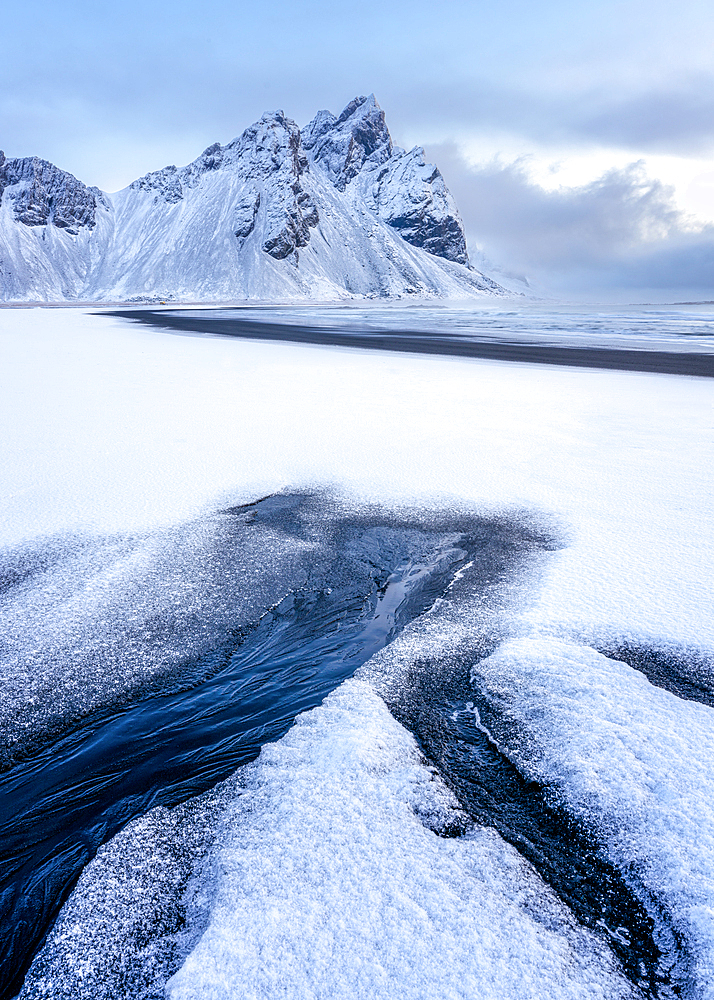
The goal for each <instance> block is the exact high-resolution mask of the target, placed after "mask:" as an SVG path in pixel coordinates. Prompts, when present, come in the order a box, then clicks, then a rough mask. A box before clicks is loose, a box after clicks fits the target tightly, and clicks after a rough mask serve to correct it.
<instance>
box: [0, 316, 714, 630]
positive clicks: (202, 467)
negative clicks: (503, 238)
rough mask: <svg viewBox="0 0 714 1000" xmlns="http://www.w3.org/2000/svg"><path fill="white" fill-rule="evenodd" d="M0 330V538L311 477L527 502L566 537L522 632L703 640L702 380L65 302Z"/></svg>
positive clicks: (136, 517) (151, 520)
mask: <svg viewBox="0 0 714 1000" xmlns="http://www.w3.org/2000/svg"><path fill="white" fill-rule="evenodd" d="M0 331H1V333H0V349H1V350H2V380H3V384H2V393H0V420H1V422H2V426H3V428H4V433H3V446H2V447H3V471H4V477H5V481H6V483H7V489H6V492H5V494H4V496H3V499H2V506H1V507H0V540H1V541H2V542H3V543H4V544H12V543H16V542H18V541H20V540H22V539H23V538H28V537H33V536H36V535H39V534H44V533H55V532H63V531H68V530H79V531H87V530H90V531H92V530H94V531H99V532H113V531H135V530H142V529H145V528H152V527H156V526H160V525H162V524H163V525H166V524H171V523H176V522H178V521H182V520H187V519H189V518H191V517H193V516H196V515H198V514H200V513H202V512H203V511H205V510H206V509H213V510H215V509H216V508H217V507H218V506H222V505H224V504H225V502H226V501H230V502H233V503H235V502H238V501H239V500H241V499H242V500H252V499H255V498H256V497H260V496H265V495H266V494H268V493H271V492H275V491H276V490H279V489H282V488H283V487H290V488H292V487H301V486H307V487H313V486H317V487H322V486H324V485H325V484H330V485H334V486H335V487H336V488H337V489H338V490H339V491H340V492H342V493H344V494H345V495H347V496H348V497H353V498H354V499H355V500H357V501H358V502H361V501H363V500H366V501H369V500H374V501H377V502H383V503H387V504H397V505H398V504H401V503H404V502H405V501H406V502H407V503H409V504H413V503H414V502H415V501H417V502H420V503H423V504H425V505H427V506H428V505H431V506H433V507H434V508H436V509H438V508H442V507H443V506H445V505H448V506H452V507H457V508H458V507H465V508H469V509H474V508H477V509H482V510H489V511H493V510H498V509H509V510H514V509H518V508H526V509H529V510H539V511H542V512H543V513H544V515H548V516H552V517H555V518H556V519H557V520H559V521H560V523H562V524H563V525H565V526H567V531H568V533H569V540H568V545H567V547H565V548H564V549H562V550H561V551H559V552H557V553H555V554H554V555H553V557H552V559H551V561H550V563H549V567H548V570H547V575H546V577H545V580H544V582H543V587H542V590H541V591H540V594H539V595H538V598H537V603H536V605H535V606H534V608H533V609H532V610H531V611H529V612H528V621H529V622H530V627H534V628H539V629H545V630H546V631H554V632H555V633H556V634H565V635H572V634H577V635H585V636H590V637H591V639H592V636H593V635H595V636H598V635H601V634H603V633H605V634H613V633H620V634H635V635H641V636H643V637H652V636H658V637H660V638H662V639H671V640H672V641H675V642H681V643H694V644H695V645H704V646H707V645H708V646H711V645H712V644H714V624H713V618H712V616H711V614H710V613H709V610H708V609H709V608H710V600H711V586H710V583H711V580H712V579H714V525H713V524H712V519H711V517H710V510H711V486H712V483H711V469H712V468H713V467H714V441H713V435H712V399H711V383H710V381H709V380H708V379H697V378H680V377H675V376H662V375H644V374H633V373H628V372H600V371H586V370H577V369H567V368H549V367H547V366H536V367H531V366H528V365H509V364H505V363H498V362H485V361H477V360H464V359H451V358H436V357H416V356H395V355H393V354H381V353H379V352H350V351H340V350H336V349H330V348H318V347H301V346H297V345H289V344H265V343H257V342H247V341H240V340H226V339H218V338H202V337H196V338H191V337H174V336H172V335H170V334H167V333H164V332H158V331H157V332H151V331H148V330H147V329H146V328H143V329H138V328H135V327H133V326H132V325H131V324H129V323H127V322H125V321H120V320H116V319H112V318H108V317H104V316H94V315H91V314H88V313H86V312H84V311H79V310H49V311H48V310H4V311H3V312H2V313H0ZM704 609H707V610H706V611H705V610H704Z"/></svg>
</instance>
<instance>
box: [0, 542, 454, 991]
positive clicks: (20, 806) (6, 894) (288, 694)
mask: <svg viewBox="0 0 714 1000" xmlns="http://www.w3.org/2000/svg"><path fill="white" fill-rule="evenodd" d="M406 536H407V537H408V538H409V540H410V541H411V543H412V544H411V545H406V544H405V546H404V547H405V548H407V549H408V548H411V549H413V548H414V545H413V537H412V536H413V532H412V533H411V535H410V534H409V532H407V533H406ZM391 542H392V544H390V545H386V546H385V549H386V551H383V552H382V553H381V556H382V559H380V560H377V561H376V562H375V563H374V564H373V565H371V566H370V568H369V573H368V574H367V581H366V584H365V580H364V579H362V580H359V581H357V583H356V585H353V586H352V587H349V586H347V587H346V586H344V585H342V586H338V587H335V588H330V587H329V586H327V585H324V586H322V587H320V588H318V589H310V588H304V589H300V590H297V591H295V592H293V593H290V594H288V595H287V596H286V597H285V598H284V599H283V600H282V601H281V602H280V603H279V604H278V605H277V606H275V607H274V608H272V609H271V610H269V611H268V612H267V613H265V614H264V615H263V616H262V617H261V618H260V619H259V621H257V622H255V623H254V625H253V626H252V627H250V626H249V627H247V628H243V629H241V630H239V632H238V634H236V635H235V637H234V640H233V642H232V644H231V645H230V646H228V647H224V648H222V649H219V650H216V651H215V655H214V660H215V664H214V669H213V672H212V675H211V676H210V677H209V678H208V679H206V680H204V681H203V682H202V683H200V684H199V685H198V686H196V687H194V688H192V689H189V690H183V691H181V692H178V693H171V694H166V695H161V696H155V697H149V698H145V699H144V700H139V701H136V702H134V703H130V704H128V705H125V706H123V707H121V708H120V709H119V710H117V711H114V712H109V713H105V714H104V715H103V717H100V718H97V717H95V718H91V719H89V720H88V721H87V722H86V723H85V724H84V725H82V726H80V727H79V728H76V729H75V730H73V731H72V732H69V733H67V734H66V735H64V736H63V737H62V738H60V739H58V740H57V741H56V742H54V743H52V744H51V745H49V746H46V747H44V748H43V749H42V750H41V751H39V752H37V753H35V754H34V755H33V756H32V757H30V758H29V759H27V760H24V761H22V762H20V763H17V764H16V765H15V766H14V767H13V768H12V769H11V770H9V771H8V772H7V773H5V774H4V775H2V776H1V778H0V816H2V821H1V824H0V860H1V862H2V878H1V881H0V908H1V911H2V924H1V926H2V930H1V931H0V954H1V955H2V996H3V997H11V996H14V995H15V993H16V992H17V991H18V990H19V988H20V987H21V985H22V980H23V977H24V974H25V972H26V970H27V967H28V965H29V961H30V960H31V958H32V956H33V954H34V953H35V952H36V951H37V949H38V947H39V946H40V945H41V942H42V940H43V938H44V936H45V934H46V932H47V930H48V928H49V926H50V925H51V923H52V921H53V919H54V917H55V916H56V914H57V912H58V910H59V908H60V906H61V905H62V903H63V902H64V900H65V899H66V898H67V896H68V894H69V892H70V890H71V888H72V886H73V885H74V883H75V882H76V879H77V878H78V876H79V874H80V873H81V870H82V869H83V867H84V866H85V865H86V863H87V862H88V861H89V860H90V859H91V858H92V857H93V856H94V854H95V853H96V851H97V849H98V847H99V846H100V844H102V843H103V842H104V841H106V840H107V839H109V838H110V837H112V836H113V835H114V834H115V833H116V832H117V831H118V830H120V829H121V828H122V827H123V826H124V825H125V824H126V823H127V822H128V821H129V820H130V819H132V818H133V817H135V816H137V815H139V814H142V813H145V812H146V811H147V810H149V809H151V808H152V807H154V806H156V805H169V806H170V805H175V804H176V803H178V802H181V801H183V800H185V799H186V798H188V797H189V796H192V795H195V794H197V793H199V792H202V791H204V790H205V789H207V788H209V787H211V786H213V785H214V784H215V783H216V782H218V781H220V780H221V779H223V778H225V777H227V776H228V775H229V774H231V773H232V772H233V771H234V770H235V769H236V768H237V767H238V766H240V765H241V764H245V763H247V762H248V761H251V760H253V759H254V758H255V757H256V756H257V755H258V753H259V751H260V748H261V746H262V745H263V744H264V743H266V742H269V741H272V740H276V739H278V738H279V737H280V736H282V735H283V734H284V733H285V732H286V730H287V729H288V728H289V727H290V725H291V724H292V722H293V720H294V718H295V716H296V715H297V714H299V713H300V712H302V711H304V710H306V709H308V708H311V707H314V706H316V705H318V704H319V703H320V702H321V701H322V699H323V698H324V697H325V696H326V695H327V694H328V693H329V692H330V691H331V690H333V689H334V688H335V687H336V686H337V685H338V684H339V683H340V682H341V681H342V680H344V679H345V678H346V677H348V676H351V675H352V674H353V673H354V671H355V670H356V669H357V667H358V666H359V665H360V664H361V663H363V662H364V661H365V660H367V659H368V658H369V657H370V656H372V655H373V654H374V653H375V652H376V651H377V650H378V649H380V648H381V647H382V646H383V645H385V644H386V643H387V642H389V641H390V639H391V638H392V637H393V636H394V635H395V634H396V633H397V632H398V631H399V630H400V629H401V628H402V627H403V626H404V625H405V624H406V623H407V622H408V621H410V620H411V619H413V618H414V617H415V616H416V615H419V614H421V613H422V612H423V611H424V610H425V609H426V608H428V607H429V606H430V605H431V604H432V603H433V601H434V599H435V598H436V597H437V596H438V595H439V594H440V593H442V592H443V590H444V588H445V587H446V586H447V585H448V583H449V581H450V579H451V578H452V576H453V574H454V572H455V571H456V570H457V569H458V567H459V566H461V565H462V563H463V562H464V560H465V558H466V551H465V550H464V549H462V548H459V547H458V546H456V545H455V544H454V536H453V535H450V536H442V538H441V540H440V539H439V538H438V537H436V538H435V539H432V544H431V545H430V546H429V545H427V546H426V549H427V557H426V558H425V559H424V560H423V561H420V560H419V558H418V557H417V558H408V557H407V558H404V557H403V555H402V556H401V557H400V554H399V549H398V546H397V547H396V548H395V546H394V544H393V539H391ZM201 669H202V671H203V672H205V663H204V664H203V665H202V668H201ZM184 673H185V670H184Z"/></svg>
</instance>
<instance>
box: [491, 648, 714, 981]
mask: <svg viewBox="0 0 714 1000" xmlns="http://www.w3.org/2000/svg"><path fill="white" fill-rule="evenodd" d="M472 679H473V684H474V687H475V690H476V692H477V693H478V696H479V699H480V702H481V703H482V705H483V706H486V707H482V712H481V714H482V718H484V719H485V720H486V722H487V725H488V728H489V730H490V732H491V733H492V734H493V736H494V738H495V739H496V741H497V742H498V745H499V747H500V749H501V750H502V751H503V752H504V753H505V754H507V756H509V757H510V758H511V759H512V760H513V761H514V762H515V763H516V764H517V766H518V767H519V769H520V770H521V771H522V772H523V773H524V774H525V775H526V776H527V777H529V778H530V779H532V780H534V781H537V782H539V783H541V784H546V785H547V786H549V788H550V789H551V790H552V793H553V795H554V796H556V797H557V799H558V800H560V802H561V803H562V804H563V805H564V806H565V807H566V808H567V809H568V810H569V811H570V812H571V813H572V814H573V815H574V816H576V817H578V818H579V819H580V820H582V821H583V822H584V823H585V824H586V825H587V826H588V827H589V828H591V829H593V830H595V831H596V832H597V835H598V837H599V838H600V839H601V841H602V842H603V843H604V845H605V846H606V849H607V853H608V854H609V856H610V857H611V858H612V859H613V861H614V862H615V863H616V864H617V865H618V867H619V868H620V869H621V870H623V872H625V874H626V876H627V877H628V878H629V879H630V880H631V881H632V884H633V885H634V887H635V888H636V887H637V886H638V885H639V886H640V887H641V891H642V893H643V894H644V895H645V896H646V895H650V896H651V897H653V898H654V899H655V900H658V901H660V902H661V903H663V904H664V906H665V907H666V910H667V911H668V913H669V915H670V917H671V918H672V920H673V921H674V926H675V928H676V929H677V931H678V932H679V934H680V935H681V936H682V940H683V945H684V948H685V951H686V952H687V953H688V955H689V961H690V969H689V974H690V976H691V980H692V983H693V985H694V988H695V990H696V995H697V996H698V997H712V996H714V874H713V873H714V805H713V803H714V777H713V776H712V770H711V761H712V760H713V759H714V714H713V713H712V711H711V709H709V708H707V707H705V706H702V705H698V704H696V703H694V702H691V701H682V700H681V699H679V698H677V697H676V696H675V695H673V694H670V693H669V692H667V691H663V690H660V689H659V688H655V687H652V685H650V684H649V683H648V681H647V680H646V679H645V678H644V677H643V676H642V675H641V674H640V673H638V672H637V671H635V670H633V669H632V668H630V667H628V666H627V665H626V664H624V663H621V662H618V661H615V660H610V659H608V658H607V657H605V656H602V655H601V654H599V653H596V652H595V651H593V650H591V649H587V648H584V647H580V646H575V645H572V644H569V643H564V642H558V641H554V640H538V639H521V640H515V641H511V642H508V643H505V644H504V645H503V646H502V647H501V648H500V649H499V650H497V652H496V653H494V654H493V655H492V656H489V657H488V658H486V659H484V660H482V661H481V662H479V663H477V664H476V665H475V666H474V667H473V670H472Z"/></svg>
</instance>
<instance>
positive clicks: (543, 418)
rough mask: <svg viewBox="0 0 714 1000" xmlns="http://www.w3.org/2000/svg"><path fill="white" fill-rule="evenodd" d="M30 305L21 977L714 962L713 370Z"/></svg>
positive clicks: (425, 973)
mask: <svg viewBox="0 0 714 1000" xmlns="http://www.w3.org/2000/svg"><path fill="white" fill-rule="evenodd" d="M405 315H408V316H409V323H408V324H407V325H408V326H409V328H410V329H411V331H412V333H414V334H415V335H417V334H419V332H420V331H421V332H423V333H424V335H432V336H433V335H437V336H438V335H440V334H448V335H453V334H454V330H455V329H460V330H463V329H465V328H467V329H476V328H478V329H480V330H481V331H483V329H484V328H485V327H487V326H490V327H493V326H494V324H495V325H496V326H497V327H498V328H499V329H501V327H503V328H504V329H505V328H507V327H508V324H509V322H511V325H512V327H513V330H512V339H514V340H517V339H518V338H519V337H523V336H524V333H525V331H526V330H527V329H529V328H530V329H532V328H533V326H534V325H535V326H539V328H540V330H541V337H542V336H543V334H544V321H543V319H542V314H541V318H540V319H539V318H538V316H537V315H535V314H534V313H529V312H528V311H527V310H526V309H524V308H522V307H515V308H514V309H513V310H512V312H511V315H512V317H513V318H512V320H510V321H509V319H508V315H509V310H501V312H500V313H499V314H498V315H496V313H495V312H494V309H493V308H489V309H485V310H482V311H481V312H480V313H472V314H471V319H469V314H468V312H467V311H465V310H460V311H458V312H453V311H451V312H450V311H444V312H443V313H439V312H438V311H437V310H428V311H426V310H425V311H422V312H419V311H414V312H412V311H410V312H409V313H408V314H407V313H403V314H400V315H399V316H398V317H396V318H394V319H389V317H386V318H385V316H381V315H377V314H371V315H370V314H369V313H367V312H356V311H352V312H345V313H343V314H339V313H334V314H331V315H330V316H329V317H328V318H327V322H328V323H329V325H330V326H334V325H335V324H337V325H338V326H339V323H340V322H341V323H343V324H344V326H345V328H346V329H347V328H349V329H350V330H351V331H352V332H353V333H354V332H355V329H356V328H360V327H361V328H363V329H364V330H365V331H366V332H369V331H370V329H374V326H375V325H379V326H380V327H384V326H385V324H386V326H387V327H389V324H390V323H391V324H392V328H395V327H397V328H398V329H405V328H406V327H405V321H404V316H405ZM558 315H559V316H560V317H561V318H560V319H558ZM534 316H535V318H534ZM553 316H555V319H553ZM266 318H267V319H268V321H269V322H272V323H274V324H280V323H283V322H285V323H292V324H297V325H300V324H301V323H302V324H304V323H305V322H306V317H304V316H301V315H300V314H299V313H298V312H297V311H296V312H294V313H289V311H287V310H283V311H282V312H281V311H279V310H276V311H275V312H274V314H273V315H272V316H271V315H270V313H269V312H267V313H266ZM307 318H308V319H309V321H310V322H311V323H313V324H316V325H319V324H320V323H321V322H325V319H324V314H323V318H322V319H320V317H319V315H317V314H310V317H307ZM712 319H713V316H712V315H710V314H709V313H707V312H706V309H704V310H699V311H698V312H693V311H692V310H689V312H686V311H683V310H679V311H677V310H670V311H669V312H667V311H666V310H665V311H658V312H657V313H649V314H647V313H642V314H641V316H637V315H635V313H634V312H632V313H629V314H627V315H626V316H625V315H624V314H622V315H620V316H619V317H618V316H616V315H613V314H610V320H609V321H608V314H605V313H600V314H598V315H597V316H595V315H593V316H592V317H591V318H589V319H588V317H586V316H584V315H583V314H582V313H581V314H580V315H579V316H576V315H575V314H572V315H568V314H566V313H565V312H564V311H561V312H560V313H559V314H557V315H556V313H555V312H553V313H552V315H551V316H550V317H549V318H548V320H547V323H549V324H554V325H555V326H556V327H557V325H558V323H560V325H561V327H562V329H561V334H562V337H563V338H566V339H567V338H568V337H569V338H570V342H572V341H573V340H576V341H577V339H578V338H580V339H581V344H582V338H583V337H587V338H590V339H593V338H596V339H598V340H599V342H600V344H602V342H603V339H605V340H609V342H610V343H617V344H618V347H619V344H620V343H622V342H623V341H624V347H625V349H627V346H628V344H630V343H634V340H628V337H630V338H636V340H637V344H638V348H641V349H643V350H654V351H657V350H662V345H663V343H665V342H666V344H667V350H669V351H670V352H672V350H673V349H675V350H676V344H677V343H678V342H679V341H680V340H681V341H682V342H687V343H690V344H692V343H693V344H694V346H695V347H696V350H697V351H700V352H701V353H707V352H708V347H707V336H708V333H707V331H708V328H709V324H710V323H711V322H712ZM608 322H610V324H611V327H612V329H610V330H608V329H607V324H608ZM687 324H689V327H688V326H687ZM688 330H689V333H688V332H687V331H688ZM583 331H584V332H583ZM0 332H1V333H2V338H1V340H0V345H1V347H2V351H3V364H2V372H3V376H2V377H3V386H2V393H0V419H2V423H3V442H4V459H3V472H4V476H5V478H6V484H7V489H6V491H5V493H4V496H3V500H2V508H1V509H2V521H1V532H2V535H1V538H0V542H1V543H2V575H1V576H0V603H1V604H2V645H1V647H0V652H1V656H2V675H3V699H2V704H1V705H0V736H1V738H2V744H1V746H2V772H1V773H0V794H1V795H2V796H3V808H2V827H1V828H0V850H2V852H3V853H2V857H3V869H2V878H3V881H2V887H1V889H0V906H2V913H3V918H2V934H3V947H2V954H3V966H2V974H3V976H4V979H3V990H4V994H3V995H4V996H7V997H11V996H14V995H16V994H17V993H18V991H20V996H22V997H23V998H24V1000H29V998H40V997H42V998H50V997H52V998H63V997H67V998H69V997H72V998H74V1000H81V998H84V997H87V998H89V997H93V998H106V1000H110V998H116V1000H120V998H121V1000H129V998H132V1000H133V998H137V1000H138V998H143V1000H149V998H152V1000H154V998H157V997H170V998H176V1000H178V998H196V1000H198V998H201V1000H205V998H221V1000H228V998H236V1000H237V998H239V997H240V998H243V997H255V998H266V1000H267V998H274V997H278V996H285V995H286V994H287V995H294V996H300V997H306V998H309V997H315V998H317V997H330V998H333V997H335V998H340V997H345V998H346V997H350V998H355V997H364V998H368V997H369V998H373V997H384V998H387V997H389V998H393V997H395V996H399V997H405V998H407V997H424V996H448V997H460V998H477V997H478V998H479V1000H480V998H484V997H486V998H494V1000H496V998H498V1000H504V998H514V1000H515V998H518V1000H524V998H528V1000H530V998H532V1000H540V998H542V997H548V998H551V997H553V998H560V997H562V998H576V997H577V998H581V997H602V998H613V997H623V998H624V997H653V998H659V997H662V998H666V997H677V996H680V997H681V996H686V997H693V998H705V997H707V998H708V997H714V846H713V845H714V808H713V807H712V805H711V803H712V802H714V786H713V782H712V778H711V770H712V768H711V763H712V755H713V754H714V721H713V720H714V716H712V710H713V708H712V704H713V702H714V627H713V626H712V615H711V600H710V598H711V579H712V578H714V555H713V553H714V544H713V543H714V537H713V535H714V532H713V531H712V527H713V526H712V517H711V500H710V498H711V492H712V472H711V470H712V468H713V467H714V466H713V463H712V459H713V458H714V455H713V454H712V402H713V398H712V395H711V381H710V379H706V378H697V377H688V376H681V375H671V374H670V375H665V374H654V373H644V372H629V371H598V370H595V369H592V370H584V369H583V370H577V369H574V368H566V367H557V368H556V367H550V366H548V365H547V364H538V365H529V364H526V363H521V364H518V365H510V364H506V363H503V362H498V361H488V360H483V359H477V358H459V357H445V358H440V357H439V356H438V355H430V356H426V355H411V354H408V353H399V354H395V353H388V352H380V351H377V350H364V351H359V352H353V351H345V350H343V349H339V348H337V349H336V348H334V347H329V346H325V345H323V346H320V345H311V346H307V345H298V344H294V343H285V342H279V341H275V342H271V343H265V342H263V343H260V342H256V341H251V340H244V339H238V338H225V337H211V336H206V334H205V330H204V331H203V333H201V332H200V331H197V334H198V335H197V336H195V337H194V336H190V335H188V336H176V335H175V332H170V331H168V330H164V329H161V328H157V327H152V326H149V325H145V324H141V325H137V324H135V323H131V322H129V321H127V320H126V319H121V318H118V317H116V316H114V317H112V316H103V315H91V314H89V313H86V312H82V311H79V310H67V309H62V310H3V311H2V312H0ZM182 332H183V333H189V334H190V330H183V331H182ZM556 332H557V331H556ZM459 335H460V334H459ZM501 335H502V334H501V333H498V334H497V336H501ZM553 336H555V333H554V331H553V329H552V327H549V329H548V332H547V337H553ZM688 337H689V338H690V339H689V340H688V339H687V338H688ZM536 339H537V338H536ZM673 345H675V347H674V348H673ZM591 346H597V345H591Z"/></svg>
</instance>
